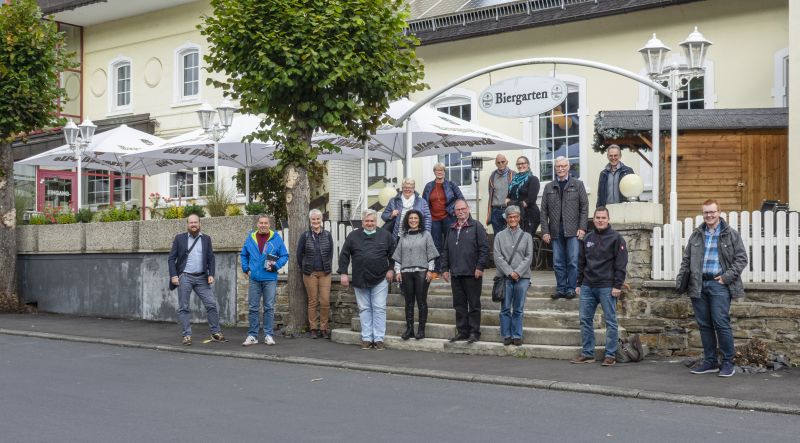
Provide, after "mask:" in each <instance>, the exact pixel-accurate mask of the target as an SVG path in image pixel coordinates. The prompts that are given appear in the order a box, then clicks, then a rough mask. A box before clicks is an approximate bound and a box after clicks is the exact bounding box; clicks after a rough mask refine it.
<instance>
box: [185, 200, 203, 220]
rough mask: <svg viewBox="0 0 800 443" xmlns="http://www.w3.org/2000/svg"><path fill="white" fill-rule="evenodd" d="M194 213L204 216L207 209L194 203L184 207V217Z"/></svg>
mask: <svg viewBox="0 0 800 443" xmlns="http://www.w3.org/2000/svg"><path fill="white" fill-rule="evenodd" d="M192 214H194V215H196V216H198V217H201V218H202V217H205V216H206V211H204V210H203V207H202V206H199V205H196V204H194V203H192V204H189V205H186V206H184V207H183V217H188V216H190V215H192Z"/></svg>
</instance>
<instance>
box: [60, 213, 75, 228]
mask: <svg viewBox="0 0 800 443" xmlns="http://www.w3.org/2000/svg"><path fill="white" fill-rule="evenodd" d="M77 222H78V221H77V220H76V218H75V214H73V213H72V211H62V212H61V213H60V214H58V215H57V216H56V223H58V224H59V225H71V224H73V223H77Z"/></svg>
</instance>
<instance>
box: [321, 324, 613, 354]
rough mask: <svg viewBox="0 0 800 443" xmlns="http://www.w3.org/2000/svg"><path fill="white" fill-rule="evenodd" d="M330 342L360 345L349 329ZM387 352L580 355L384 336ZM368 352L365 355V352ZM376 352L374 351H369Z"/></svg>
mask: <svg viewBox="0 0 800 443" xmlns="http://www.w3.org/2000/svg"><path fill="white" fill-rule="evenodd" d="M331 340H332V341H334V342H336V343H345V344H353V345H356V344H361V334H360V333H359V332H356V331H351V330H349V329H334V330H333V331H332V332H331ZM384 344H385V345H386V348H387V349H398V350H406V351H426V352H447V353H454V354H470V355H497V356H512V357H528V358H549V359H554V360H569V359H571V358H573V357H575V356H576V355H577V354H578V353H580V350H581V349H580V347H579V346H549V345H531V344H523V345H522V346H503V344H502V343H499V342H491V341H484V340H481V341H478V342H476V343H471V344H470V343H467V342H463V341H461V342H456V343H450V342H449V341H447V340H445V339H439V338H426V339H424V340H414V339H412V340H407V341H405V340H402V339H400V338H399V337H397V336H392V335H387V336H386V337H385V338H384ZM364 352H367V351H364ZM370 352H375V351H372V350H371V351H370ZM604 352H605V348H604V347H602V346H598V347H596V348H595V356H602V355H603V353H604Z"/></svg>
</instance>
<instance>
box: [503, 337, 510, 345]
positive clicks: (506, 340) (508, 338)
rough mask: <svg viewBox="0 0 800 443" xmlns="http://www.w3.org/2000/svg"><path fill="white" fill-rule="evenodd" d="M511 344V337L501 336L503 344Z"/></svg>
mask: <svg viewBox="0 0 800 443" xmlns="http://www.w3.org/2000/svg"><path fill="white" fill-rule="evenodd" d="M510 344H511V337H503V346H508V345H510Z"/></svg>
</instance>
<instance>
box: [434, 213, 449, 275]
mask: <svg viewBox="0 0 800 443" xmlns="http://www.w3.org/2000/svg"><path fill="white" fill-rule="evenodd" d="M453 221H454V218H453V217H451V216H449V215H448V216H447V217H445V218H443V219H441V220H438V221H433V222H431V237H433V244H434V245H436V250H437V251H439V257H437V258H436V261H435V262H434V268H433V270H434V272H442V265H441V262H442V253H443V252H444V240H445V238H446V237H447V230H448V229H450V226H452V225H453Z"/></svg>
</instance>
